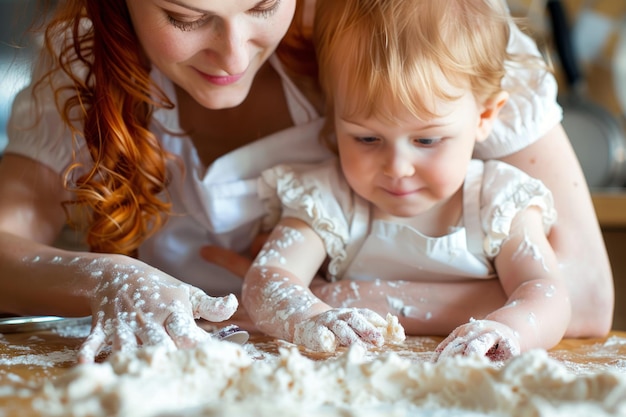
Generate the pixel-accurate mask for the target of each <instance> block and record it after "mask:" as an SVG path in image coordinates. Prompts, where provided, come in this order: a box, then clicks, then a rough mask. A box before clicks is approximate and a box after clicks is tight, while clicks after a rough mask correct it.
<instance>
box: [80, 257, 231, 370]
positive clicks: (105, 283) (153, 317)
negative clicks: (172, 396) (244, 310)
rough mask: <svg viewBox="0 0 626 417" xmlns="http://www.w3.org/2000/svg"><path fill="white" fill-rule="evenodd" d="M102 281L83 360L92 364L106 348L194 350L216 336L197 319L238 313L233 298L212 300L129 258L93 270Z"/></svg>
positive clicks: (101, 262)
mask: <svg viewBox="0 0 626 417" xmlns="http://www.w3.org/2000/svg"><path fill="white" fill-rule="evenodd" d="M92 267H93V269H94V272H92V276H93V277H94V279H97V284H96V285H95V289H94V293H93V296H92V305H91V309H92V312H93V314H92V317H93V323H92V329H91V333H90V335H89V336H88V337H87V339H86V340H85V342H84V343H83V345H82V346H81V348H80V351H79V354H78V360H79V362H81V363H86V362H93V361H94V359H95V357H96V355H97V354H98V353H99V352H100V351H101V350H102V349H103V348H104V347H105V346H109V345H110V346H111V347H112V349H113V350H129V349H134V348H136V347H137V346H138V345H163V346H166V347H169V348H171V349H176V348H186V347H193V346H195V345H197V344H198V343H200V342H202V341H205V340H207V339H209V338H210V337H211V336H210V335H209V334H208V333H207V332H205V331H204V330H202V329H201V328H200V327H198V326H197V325H196V323H195V319H197V318H204V319H206V320H209V321H214V322H215V321H223V320H226V319H228V318H229V317H230V316H232V315H233V313H234V312H235V311H236V309H237V306H238V302H237V298H236V297H235V296H234V295H232V294H231V295H228V296H226V297H210V296H208V295H207V294H205V293H204V292H203V291H201V290H199V289H198V288H195V287H193V286H191V285H188V284H185V283H182V282H181V281H178V280H177V279H175V278H173V277H171V276H169V275H167V274H165V273H163V272H161V271H159V270H158V269H155V268H152V267H150V266H148V265H146V264H143V263H141V262H139V261H136V260H134V259H132V258H126V257H111V258H108V259H101V260H98V261H97V262H95V263H94V264H93V265H92Z"/></svg>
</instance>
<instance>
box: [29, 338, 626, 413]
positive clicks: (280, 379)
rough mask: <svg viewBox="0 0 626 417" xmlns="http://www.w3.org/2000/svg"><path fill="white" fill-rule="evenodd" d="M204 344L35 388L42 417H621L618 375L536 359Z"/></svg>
mask: <svg viewBox="0 0 626 417" xmlns="http://www.w3.org/2000/svg"><path fill="white" fill-rule="evenodd" d="M258 353H259V351H256V352H255V348H254V347H253V346H251V345H247V346H244V347H242V346H239V345H235V344H233V343H229V342H217V341H216V342H210V343H208V344H205V345H203V346H201V347H199V348H196V349H192V350H179V351H173V352H172V351H169V352H168V351H165V350H163V349H159V348H144V349H141V350H138V351H136V352H133V353H116V354H112V355H111V356H109V358H108V359H107V360H106V361H105V362H104V363H101V364H93V365H79V366H76V367H74V368H72V369H71V370H70V371H69V372H67V373H66V374H64V375H63V376H60V377H59V378H57V379H56V380H54V381H52V382H49V383H47V385H44V386H43V387H42V391H41V392H39V393H38V395H36V397H37V398H36V400H35V402H34V407H35V408H36V410H37V412H38V413H40V414H41V415H44V416H92V417H100V416H132V417H156V416H160V417H162V416H229V417H231V416H260V417H264V416H267V417H281V416H299V417H301V416H308V417H348V416H359V417H370V416H376V417H382V416H385V417H387V416H398V417H400V416H402V417H405V416H406V417H408V416H429V417H432V416H450V415H455V416H479V415H480V416H484V415H487V416H523V417H526V416H529V417H530V416H549V417H555V416H568V417H571V416H585V417H589V416H594V417H600V416H626V373H623V372H611V371H609V370H601V371H598V372H590V373H585V374H577V373H574V372H572V371H571V370H570V369H568V368H567V367H565V366H564V365H563V364H562V363H560V362H558V361H556V360H554V359H551V358H550V357H548V355H547V354H546V353H545V352H543V351H532V352H529V353H525V354H522V355H521V356H519V357H516V358H514V359H512V360H510V361H508V362H506V363H504V364H503V363H500V364H494V363H490V362H488V361H487V360H486V359H482V358H463V357H457V358H451V359H446V360H444V361H442V362H439V363H430V362H429V361H427V360H421V359H418V360H411V359H409V358H405V357H402V356H400V355H398V354H396V353H393V352H392V353H389V354H384V355H381V356H376V357H371V356H370V355H368V354H367V352H366V351H365V350H363V349H362V348H358V347H354V348H352V349H350V350H349V351H347V352H346V353H344V354H340V355H339V356H337V357H335V358H331V359H326V360H323V361H314V360H311V359H308V358H307V357H305V356H303V355H302V354H301V353H300V352H299V351H298V350H296V349H295V348H284V349H280V350H279V352H278V354H275V355H274V354H272V355H262V357H259V355H258Z"/></svg>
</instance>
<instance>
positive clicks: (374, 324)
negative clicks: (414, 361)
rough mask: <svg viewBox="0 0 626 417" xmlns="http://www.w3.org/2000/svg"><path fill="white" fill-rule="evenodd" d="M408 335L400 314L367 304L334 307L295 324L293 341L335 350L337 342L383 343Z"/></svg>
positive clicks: (331, 350)
mask: <svg viewBox="0 0 626 417" xmlns="http://www.w3.org/2000/svg"><path fill="white" fill-rule="evenodd" d="M404 339H405V334H404V328H403V327H402V326H401V325H400V323H399V322H398V318H397V317H395V316H392V315H391V314H388V315H387V318H386V319H384V318H382V317H381V316H380V315H379V314H377V313H375V312H373V311H372V310H369V309H366V308H337V309H331V310H328V311H326V312H324V313H321V314H318V315H317V316H314V317H311V318H310V319H307V320H304V321H302V322H300V323H298V324H297V325H296V326H295V330H294V336H293V342H294V343H295V344H298V345H301V346H303V347H305V348H306V349H309V350H312V351H315V352H334V351H335V349H336V348H337V346H351V345H354V344H363V345H365V346H375V347H380V346H382V345H383V344H384V343H385V342H386V341H387V342H401V341H403V340H404Z"/></svg>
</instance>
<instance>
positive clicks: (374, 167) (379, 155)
mask: <svg viewBox="0 0 626 417" xmlns="http://www.w3.org/2000/svg"><path fill="white" fill-rule="evenodd" d="M341 96H343V97H345V95H341ZM341 96H337V97H336V100H335V130H336V134H337V145H338V149H339V157H340V160H341V166H342V169H343V172H344V175H345V177H346V179H347V181H348V183H349V184H350V186H351V187H352V189H353V190H354V191H355V192H356V193H357V194H358V195H360V196H361V197H363V198H364V199H366V200H368V201H370V202H371V203H372V204H374V205H375V206H376V207H378V209H379V210H381V211H383V212H385V213H387V214H389V215H392V216H396V217H412V216H416V215H419V214H422V213H424V212H426V211H427V210H429V209H431V208H433V207H434V206H435V205H437V204H438V203H440V202H444V201H445V200H447V199H448V198H450V197H451V196H452V195H454V193H455V192H456V191H458V190H459V188H460V187H461V186H462V184H463V181H464V179H465V175H466V172H467V166H468V163H469V161H470V159H471V157H472V152H473V150H474V144H475V143H476V141H477V140H482V139H483V136H485V135H484V129H483V130H481V129H480V126H481V120H482V118H481V112H482V110H481V109H480V108H479V107H478V105H477V103H476V101H475V99H474V96H473V95H472V94H471V93H470V92H469V91H467V92H466V93H464V94H463V96H462V97H461V98H460V99H458V100H456V101H453V102H443V101H438V102H437V104H436V108H435V109H434V111H435V113H436V114H440V115H442V116H440V117H436V118H433V119H430V120H426V121H423V120H419V119H417V118H416V117H414V116H412V115H411V114H410V113H409V112H408V111H405V112H403V113H399V114H396V116H397V120H396V121H395V122H393V123H392V122H389V121H388V120H386V119H383V118H377V117H376V116H372V117H362V116H356V117H351V118H350V120H346V119H345V118H343V117H342V114H343V111H342V110H343V109H344V104H345V103H344V102H343V97H341ZM380 104H381V105H385V103H384V100H383V102H381V103H380Z"/></svg>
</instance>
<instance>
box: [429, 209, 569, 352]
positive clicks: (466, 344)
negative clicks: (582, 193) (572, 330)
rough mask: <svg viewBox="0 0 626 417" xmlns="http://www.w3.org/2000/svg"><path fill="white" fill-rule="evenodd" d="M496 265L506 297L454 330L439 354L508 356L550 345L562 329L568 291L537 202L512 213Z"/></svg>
mask: <svg viewBox="0 0 626 417" xmlns="http://www.w3.org/2000/svg"><path fill="white" fill-rule="evenodd" d="M495 266H496V270H497V273H498V276H499V278H500V281H501V283H502V287H503V288H504V291H505V292H506V294H507V295H508V300H507V303H506V304H505V305H504V306H503V307H502V308H499V309H497V310H495V311H493V312H492V313H489V314H487V315H486V316H485V317H484V319H483V320H471V321H470V322H469V323H467V324H464V325H462V326H460V327H459V328H457V329H456V330H454V332H452V334H451V335H450V336H448V338H447V339H446V340H444V341H443V342H442V343H441V344H440V345H439V347H438V348H437V357H443V356H449V355H454V354H473V353H478V354H482V355H488V356H490V357H492V358H495V359H506V358H507V357H510V356H512V355H515V354H517V353H519V352H523V351H527V350H529V349H533V348H546V349H548V348H551V347H553V346H554V345H556V344H557V343H558V342H559V341H560V340H561V338H562V337H563V335H564V334H565V331H566V329H567V326H568V324H569V320H570V316H571V305H570V300H569V293H568V290H567V286H566V283H565V281H564V277H563V275H562V273H561V270H560V267H559V264H558V261H557V258H556V254H555V253H554V251H553V249H552V247H551V246H550V243H549V242H548V239H547V236H546V235H545V232H544V230H543V225H542V217H541V213H540V211H539V210H538V209H537V208H534V207H531V208H528V209H526V210H524V211H522V212H520V213H519V214H518V215H517V216H516V217H515V219H514V220H513V223H512V228H511V233H510V235H509V237H508V238H507V240H506V241H504V242H503V244H502V247H501V250H500V252H499V254H498V255H497V257H496V259H495Z"/></svg>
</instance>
